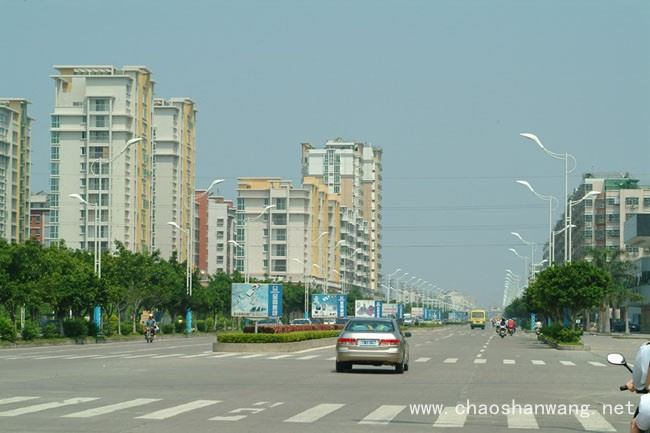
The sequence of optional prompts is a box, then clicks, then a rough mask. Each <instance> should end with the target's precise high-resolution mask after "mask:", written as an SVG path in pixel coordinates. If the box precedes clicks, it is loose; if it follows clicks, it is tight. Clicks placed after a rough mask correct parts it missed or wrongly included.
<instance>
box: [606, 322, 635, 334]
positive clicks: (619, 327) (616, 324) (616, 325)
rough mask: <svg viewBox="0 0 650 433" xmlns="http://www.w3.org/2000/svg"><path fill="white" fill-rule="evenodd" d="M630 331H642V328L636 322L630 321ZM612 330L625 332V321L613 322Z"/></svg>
mask: <svg viewBox="0 0 650 433" xmlns="http://www.w3.org/2000/svg"><path fill="white" fill-rule="evenodd" d="M628 324H629V327H630V332H641V328H640V327H639V325H637V324H636V323H630V322H628ZM612 332H625V322H614V323H612Z"/></svg>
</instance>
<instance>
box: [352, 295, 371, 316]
mask: <svg viewBox="0 0 650 433" xmlns="http://www.w3.org/2000/svg"><path fill="white" fill-rule="evenodd" d="M354 317H375V301H374V300H372V299H358V300H356V301H354Z"/></svg>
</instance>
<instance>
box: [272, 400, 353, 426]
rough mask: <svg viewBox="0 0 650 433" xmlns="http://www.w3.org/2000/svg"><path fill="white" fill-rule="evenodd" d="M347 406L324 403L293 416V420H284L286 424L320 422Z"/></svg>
mask: <svg viewBox="0 0 650 433" xmlns="http://www.w3.org/2000/svg"><path fill="white" fill-rule="evenodd" d="M343 406H345V405H344V404H338V403H322V404H318V405H316V406H314V407H312V408H310V409H307V410H306V411H303V412H300V413H299V414H297V415H294V416H292V417H291V418H287V419H285V420H284V422H300V423H311V422H314V421H318V420H319V419H321V418H322V417H324V416H325V415H328V414H330V413H332V412H334V411H335V410H338V409H340V408H342V407H343Z"/></svg>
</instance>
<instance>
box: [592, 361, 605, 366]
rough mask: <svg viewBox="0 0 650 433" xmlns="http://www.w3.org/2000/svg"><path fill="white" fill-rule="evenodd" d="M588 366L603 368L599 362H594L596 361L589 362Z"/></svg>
mask: <svg viewBox="0 0 650 433" xmlns="http://www.w3.org/2000/svg"><path fill="white" fill-rule="evenodd" d="M589 364H591V365H593V366H595V367H604V366H605V364H603V363H601V362H596V361H589Z"/></svg>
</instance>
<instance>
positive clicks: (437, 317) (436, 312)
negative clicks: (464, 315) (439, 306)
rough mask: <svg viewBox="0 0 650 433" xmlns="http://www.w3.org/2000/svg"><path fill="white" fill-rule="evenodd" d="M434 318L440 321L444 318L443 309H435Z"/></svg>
mask: <svg viewBox="0 0 650 433" xmlns="http://www.w3.org/2000/svg"><path fill="white" fill-rule="evenodd" d="M433 320H435V321H436V322H440V321H441V320H442V311H440V310H433Z"/></svg>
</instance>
